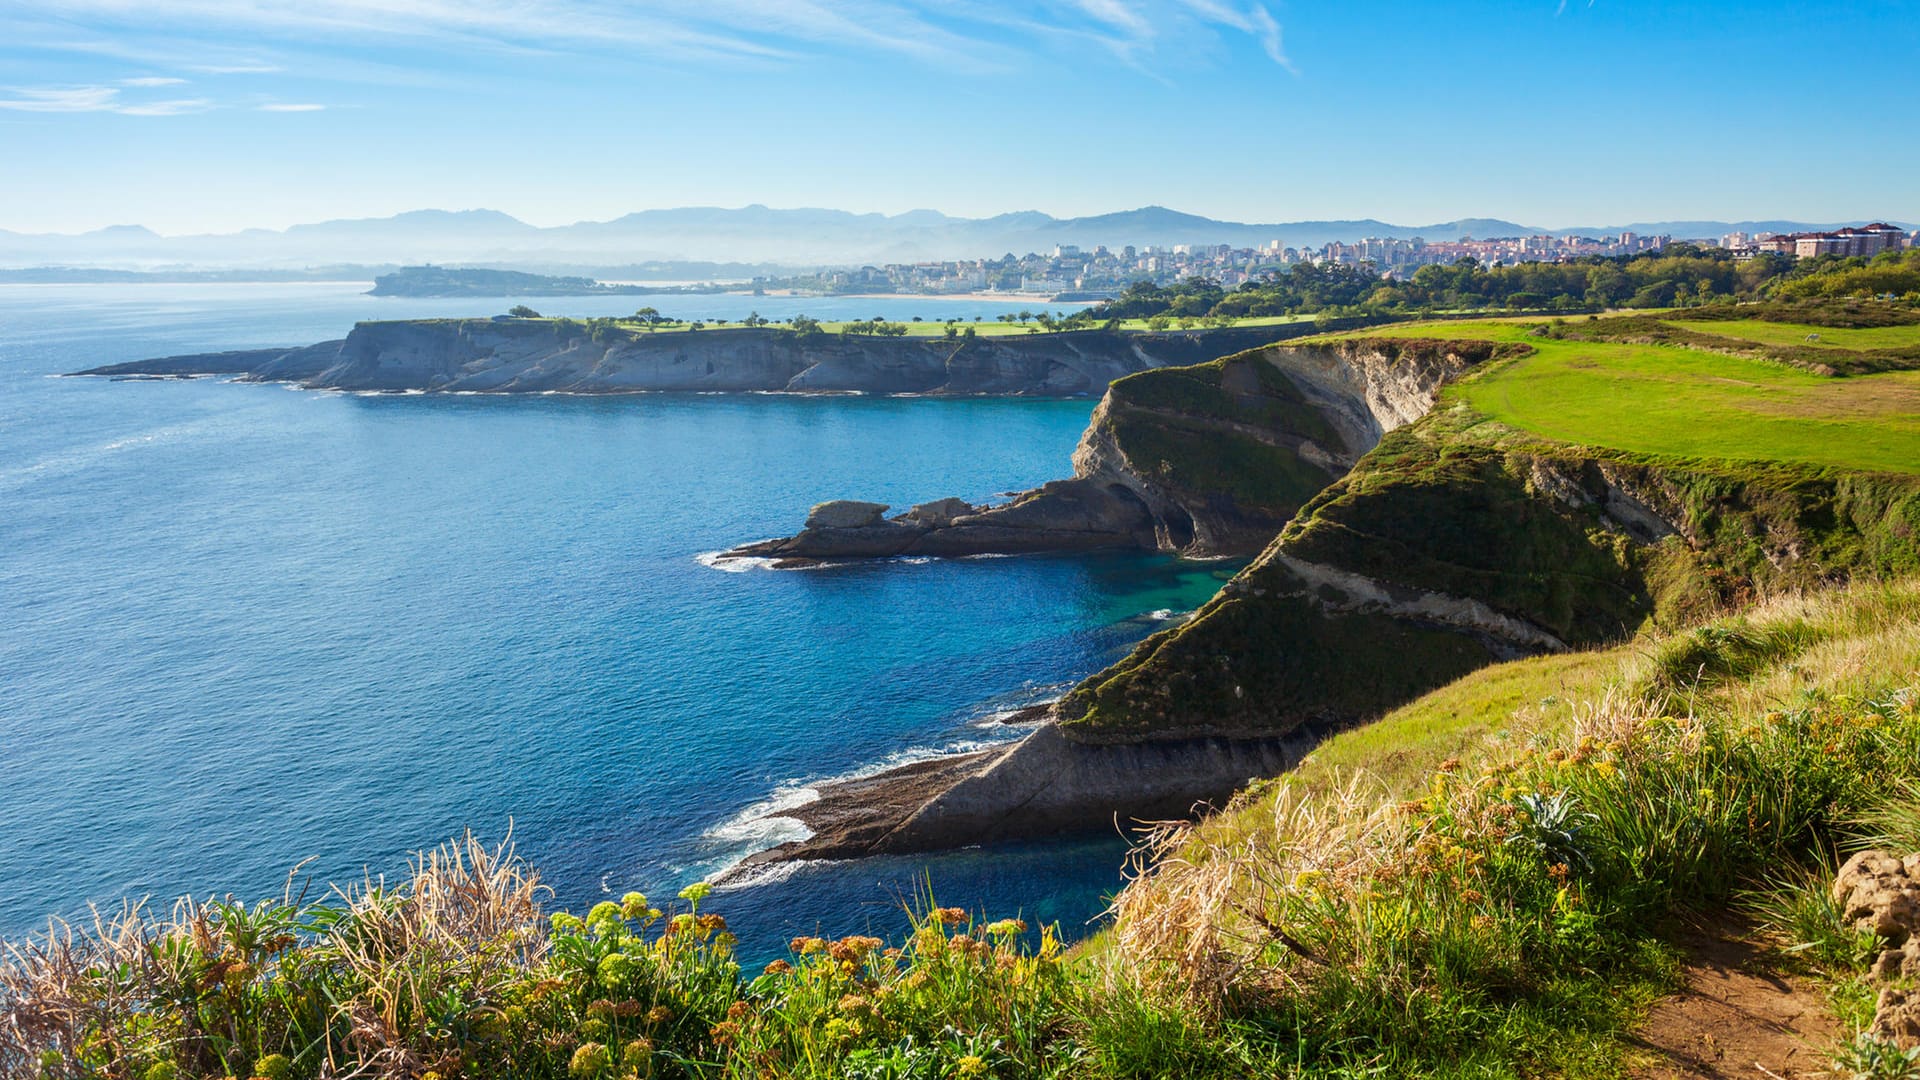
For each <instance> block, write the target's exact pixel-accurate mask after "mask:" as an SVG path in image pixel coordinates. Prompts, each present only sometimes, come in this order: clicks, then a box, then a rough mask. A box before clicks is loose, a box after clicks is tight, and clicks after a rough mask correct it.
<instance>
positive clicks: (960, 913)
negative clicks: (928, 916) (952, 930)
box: [933, 907, 967, 926]
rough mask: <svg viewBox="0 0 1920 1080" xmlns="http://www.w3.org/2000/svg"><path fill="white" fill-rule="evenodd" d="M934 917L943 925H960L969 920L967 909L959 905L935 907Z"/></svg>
mask: <svg viewBox="0 0 1920 1080" xmlns="http://www.w3.org/2000/svg"><path fill="white" fill-rule="evenodd" d="M933 918H934V921H935V922H938V923H939V924H940V925H942V926H959V925H961V924H962V923H964V922H966V921H967V909H966V908H957V907H943V908H935V909H934V911H933Z"/></svg>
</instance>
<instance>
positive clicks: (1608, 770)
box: [1593, 761, 1620, 777]
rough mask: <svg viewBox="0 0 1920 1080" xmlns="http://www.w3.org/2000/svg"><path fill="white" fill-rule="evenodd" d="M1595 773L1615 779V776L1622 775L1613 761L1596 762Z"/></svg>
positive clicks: (1594, 764)
mask: <svg viewBox="0 0 1920 1080" xmlns="http://www.w3.org/2000/svg"><path fill="white" fill-rule="evenodd" d="M1593 771H1594V772H1597V773H1599V774H1600V775H1601V776H1605V777H1613V776H1618V775H1619V774H1620V770H1619V769H1617V768H1615V767H1614V764H1613V762H1611V761H1596V762H1594V763H1593Z"/></svg>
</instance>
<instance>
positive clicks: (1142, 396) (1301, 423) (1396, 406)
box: [728, 338, 1499, 565]
mask: <svg viewBox="0 0 1920 1080" xmlns="http://www.w3.org/2000/svg"><path fill="white" fill-rule="evenodd" d="M1498 351H1499V350H1497V349H1496V347H1494V346H1491V345H1487V344H1485V343H1483V342H1472V341H1466V342H1457V341H1450V342H1439V341H1425V340H1412V339H1397V338H1377V339H1376V338H1362V339H1353V340H1347V341H1338V342H1333V343H1329V344H1322V345H1299V346H1294V345H1270V346H1266V347H1263V348H1259V349H1254V350H1250V351H1248V352H1244V353H1240V354H1237V355H1234V356H1230V357H1226V358H1224V359H1221V360H1216V361H1213V362H1210V363H1206V364H1199V365H1193V366H1189V367H1181V368H1164V369H1160V370H1156V371H1150V372H1143V373H1141V374H1137V375H1131V376H1128V377H1127V378H1124V379H1121V380H1119V381H1117V382H1115V383H1114V384H1113V385H1112V386H1111V387H1109V388H1108V389H1107V392H1106V394H1105V396H1104V397H1102V399H1101V401H1100V404H1099V406H1098V407H1096V408H1095V409H1094V413H1093V418H1092V420H1091V422H1090V423H1089V424H1088V426H1087V430H1086V433H1085V434H1084V435H1083V436H1081V439H1080V444H1079V446H1078V447H1077V448H1076V449H1075V450H1074V454H1073V469H1074V475H1073V477H1072V478H1071V479H1068V480H1056V481H1053V482H1051V483H1049V484H1046V485H1044V486H1042V487H1039V488H1036V489H1034V490H1032V491H1029V492H1026V493H1024V494H1022V495H1020V496H1018V497H1017V498H1015V499H1014V500H1013V501H1012V502H1010V503H1008V504H1006V505H1004V506H995V507H973V506H969V505H967V504H966V503H964V502H962V501H961V500H958V499H946V500H942V501H941V502H940V503H938V504H922V506H920V507H916V508H915V509H914V510H912V511H909V512H908V513H907V514H904V515H901V516H899V517H895V518H892V519H888V520H876V521H871V522H867V523H864V524H863V525H860V526H857V527H848V526H844V525H825V524H816V522H814V521H813V520H812V519H811V518H810V519H809V520H808V522H807V526H806V528H804V529H803V530H802V531H801V532H800V533H799V534H797V535H795V536H793V537H790V538H786V539H781V540H770V541H764V542H761V543H756V544H749V545H746V546H744V547H741V548H737V549H735V550H733V551H731V552H729V553H728V554H729V555H731V556H735V557H761V558H773V559H777V560H784V561H785V564H786V565H801V564H805V563H809V562H813V561H817V560H822V559H853V558H873V557H885V556H894V555H975V554H986V553H1001V554H1012V553H1026V552H1039V551H1061V550H1085V549H1091V548H1143V549H1146V550H1150V551H1151V550H1157V551H1172V552H1180V553H1182V554H1186V555H1193V556H1212V555H1241V554H1252V553H1254V552H1257V551H1259V550H1260V549H1261V548H1263V547H1265V546H1266V544H1267V543H1268V542H1269V541H1270V540H1272V539H1273V536H1274V534H1275V533H1277V532H1278V531H1279V530H1280V528H1281V526H1283V525H1285V524H1286V523H1287V521H1288V520H1290V519H1291V518H1292V517H1293V515H1294V514H1295V513H1296V512H1298V511H1299V509H1300V507H1301V506H1303V505H1305V504H1306V502H1307V501H1308V500H1309V499H1311V498H1313V497H1314V496H1315V495H1317V494H1318V493H1319V492H1320V491H1322V490H1323V489H1325V488H1326V487H1327V485H1329V484H1331V483H1333V482H1334V481H1335V480H1336V479H1338V478H1339V477H1340V476H1342V475H1344V474H1345V473H1346V471H1347V470H1348V469H1350V468H1352V466H1353V464H1354V462H1356V461H1358V460H1359V459H1360V458H1361V456H1362V455H1364V454H1366V453H1367V451H1369V450H1371V449H1372V448H1373V447H1374V445H1375V444H1376V443H1378V442H1379V441H1380V438H1381V436H1382V435H1383V434H1385V433H1386V432H1389V431H1392V430H1394V429H1395V428H1398V427H1401V426H1402V425H1405V424H1407V423H1410V422H1412V421H1413V420H1416V419H1418V418H1419V417H1420V416H1422V415H1424V414H1425V412H1426V411H1427V410H1428V409H1429V408H1431V407H1432V405H1433V402H1434V398H1435V395H1436V394H1438V393H1439V391H1440V388H1441V387H1443V386H1445V385H1446V384H1447V383H1448V382H1449V381H1451V380H1452V379H1454V378H1457V377H1458V376H1459V375H1460V374H1462V373H1463V372H1465V371H1467V370H1469V369H1471V368H1472V367H1473V366H1474V365H1476V364H1479V363H1482V362H1484V361H1486V360H1488V359H1491V358H1492V357H1493V356H1495V355H1496V353H1497V352H1498ZM936 505H937V506H939V507H942V509H941V510H939V511H934V510H932V509H930V508H931V507H933V506H936Z"/></svg>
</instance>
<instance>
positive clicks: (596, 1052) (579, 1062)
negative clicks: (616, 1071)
mask: <svg viewBox="0 0 1920 1080" xmlns="http://www.w3.org/2000/svg"><path fill="white" fill-rule="evenodd" d="M612 1067H613V1055H612V1054H609V1053H608V1052H607V1048H606V1047H605V1046H603V1045H601V1044H600V1043H597V1042H589V1043H581V1044H580V1049H578V1050H575V1051H574V1052H573V1060H571V1061H569V1062H568V1063H567V1072H569V1073H571V1074H573V1075H574V1076H578V1077H581V1078H582V1080H588V1078H591V1077H595V1076H599V1075H600V1074H601V1073H603V1072H606V1071H607V1070H608V1069H609V1068H612Z"/></svg>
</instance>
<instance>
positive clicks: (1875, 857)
mask: <svg viewBox="0 0 1920 1080" xmlns="http://www.w3.org/2000/svg"><path fill="white" fill-rule="evenodd" d="M1833 902H1834V904H1835V905H1837V906H1838V907H1839V908H1840V917H1841V918H1842V919H1843V920H1845V921H1846V922H1847V923H1848V925H1850V926H1852V927H1853V928H1854V929H1856V930H1864V931H1866V932H1867V933H1870V934H1873V935H1874V936H1875V937H1878V938H1879V939H1880V940H1881V942H1882V943H1883V944H1884V945H1885V946H1886V948H1884V949H1882V950H1881V953H1880V956H1879V958H1878V959H1876V960H1875V961H1874V964H1873V972H1872V975H1873V978H1874V979H1876V980H1878V981H1880V982H1881V983H1883V984H1885V983H1891V982H1893V981H1895V980H1902V979H1913V978H1916V977H1920V854H1916V855H1908V856H1906V857H1904V858H1902V857H1901V856H1899V855H1895V854H1893V853H1891V852H1886V851H1862V852H1860V853H1859V854H1857V855H1855V856H1853V857H1852V858H1850V859H1848V860H1847V861H1846V863H1845V864H1843V865H1842V866H1841V867H1840V873H1839V874H1838V875H1836V876H1835V878H1834V882H1833ZM1869 1031H1870V1033H1871V1034H1872V1035H1873V1036H1874V1037H1875V1038H1878V1039H1881V1040H1884V1041H1886V1042H1890V1043H1894V1044H1895V1045H1897V1046H1899V1047H1901V1048H1902V1049H1909V1048H1912V1047H1914V1046H1920V992H1916V991H1913V990H1910V989H1905V988H1903V987H1900V986H1892V985H1883V986H1882V987H1881V989H1880V996H1879V1000H1878V1001H1877V1002H1876V1003H1875V1009H1874V1017H1873V1026H1872V1027H1871V1028H1870V1029H1869Z"/></svg>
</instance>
